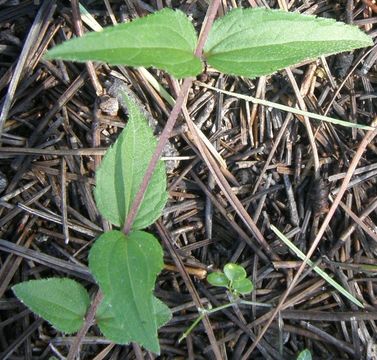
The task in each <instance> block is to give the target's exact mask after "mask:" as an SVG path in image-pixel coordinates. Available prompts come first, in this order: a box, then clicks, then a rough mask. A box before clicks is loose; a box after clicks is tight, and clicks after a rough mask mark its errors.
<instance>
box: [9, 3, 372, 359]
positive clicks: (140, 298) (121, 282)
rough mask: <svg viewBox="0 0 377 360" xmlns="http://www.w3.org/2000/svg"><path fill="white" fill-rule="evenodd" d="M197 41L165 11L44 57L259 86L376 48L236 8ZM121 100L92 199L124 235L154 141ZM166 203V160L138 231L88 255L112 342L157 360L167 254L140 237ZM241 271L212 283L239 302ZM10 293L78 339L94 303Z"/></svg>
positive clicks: (326, 23) (307, 23)
mask: <svg viewBox="0 0 377 360" xmlns="http://www.w3.org/2000/svg"><path fill="white" fill-rule="evenodd" d="M197 40H198V39H197V34H196V31H195V29H194V27H193V25H192V23H191V21H190V19H189V18H188V17H187V16H186V15H185V14H184V13H183V12H181V11H174V10H171V9H164V10H161V11H157V12H156V13H154V14H153V15H150V16H146V17H143V18H140V19H137V20H134V21H132V22H129V23H126V24H121V25H117V26H114V27H110V28H107V29H105V30H103V31H101V32H98V33H89V34H87V35H85V36H83V37H82V38H77V39H72V40H69V41H66V42H65V43H63V44H62V45H59V46H57V47H55V48H54V49H52V50H50V51H49V52H48V53H47V55H46V58H48V59H60V60H73V61H88V60H93V61H103V62H107V63H109V64H115V65H128V66H143V67H149V66H153V67H155V68H158V69H162V70H165V71H167V72H168V73H169V74H171V75H172V76H174V77H176V78H185V77H195V76H196V75H198V74H200V73H201V72H202V70H203V68H204V62H206V64H207V65H208V66H210V67H212V68H215V69H216V70H218V71H220V72H223V73H226V74H231V75H237V76H245V77H249V78H254V77H257V76H261V75H268V74H271V73H273V72H274V71H277V70H279V69H283V68H285V67H287V66H290V65H293V64H296V63H299V62H301V61H303V60H308V59H315V58H316V57H318V56H321V55H330V54H335V53H338V52H342V51H349V50H353V49H355V48H361V47H365V46H370V45H372V44H373V43H372V40H371V38H370V37H369V36H367V35H366V34H364V33H363V32H362V31H360V30H359V29H358V28H357V27H354V26H349V25H345V24H343V23H338V22H335V21H334V20H329V19H321V18H316V17H314V16H304V15H300V14H298V13H288V12H283V11H276V10H267V9H262V8H257V9H235V10H232V11H229V12H228V13H227V14H226V15H225V16H224V17H222V18H219V19H217V20H216V21H215V22H214V24H213V27H212V29H211V30H210V32H209V34H208V38H207V41H206V43H205V46H204V51H203V58H202V59H199V58H197V57H196V56H195V54H194V52H195V48H196V45H197ZM120 95H121V96H124V98H125V101H126V102H127V104H128V110H129V117H128V123H127V126H126V128H125V129H124V130H123V131H122V133H121V134H120V136H119V137H118V139H117V141H116V142H115V143H114V145H113V146H112V147H110V149H109V150H108V151H107V152H106V154H105V156H104V158H103V161H102V163H101V165H100V167H99V169H98V170H97V172H96V188H95V191H94V195H95V199H96V203H97V206H98V209H99V211H100V213H101V214H102V216H103V217H104V218H105V219H107V220H108V221H109V222H110V223H112V224H113V225H114V226H115V227H117V228H119V229H122V228H123V225H124V222H125V219H126V218H127V216H128V214H129V211H130V209H131V205H132V203H133V200H134V199H135V196H136V193H137V191H138V189H139V187H140V184H141V182H142V179H143V177H144V174H145V171H146V169H147V166H148V164H149V161H150V159H151V157H152V155H153V153H154V150H155V148H156V140H155V138H154V136H153V133H152V130H151V129H150V128H149V127H148V123H147V120H146V117H145V115H144V113H143V111H142V109H140V108H139V107H138V106H137V105H136V104H135V102H134V101H132V100H131V99H130V98H129V97H128V96H127V95H126V94H120ZM348 125H349V126H354V127H359V128H363V129H368V128H370V127H369V126H368V125H361V124H348ZM167 198H168V194H167V191H166V173H165V167H164V164H163V163H162V162H161V161H160V162H159V163H158V165H157V167H156V168H155V170H154V173H153V176H152V179H151V181H150V183H149V186H148V188H147V190H146V192H145V194H144V197H143V201H142V202H141V205H140V207H139V209H138V212H137V215H136V218H135V221H134V222H133V225H132V228H131V231H130V232H129V233H128V234H124V233H123V232H121V231H119V230H113V231H108V232H106V233H104V234H102V235H101V236H100V237H99V238H98V239H97V240H96V242H95V244H94V245H93V246H92V248H91V250H90V254H89V269H90V271H91V273H92V275H93V277H94V279H95V281H96V283H97V284H98V285H99V287H100V290H101V292H102V293H103V296H104V300H103V301H102V303H101V305H100V307H99V308H98V310H97V316H96V323H97V325H98V326H99V328H100V330H101V331H102V333H103V334H104V335H105V336H106V337H107V338H108V339H110V340H111V341H113V342H116V343H119V344H127V343H130V342H136V343H139V344H140V345H142V346H143V347H145V348H146V349H148V350H150V351H152V352H154V353H159V352H160V346H159V341H158V336H157V330H158V328H159V327H160V326H162V325H163V324H165V323H166V322H167V321H168V320H169V319H170V317H171V313H170V310H169V308H168V307H167V306H166V305H165V304H164V303H162V302H161V301H160V300H158V299H157V298H156V297H155V296H154V295H153V290H154V286H155V280H156V277H157V275H158V273H159V272H160V271H161V270H162V268H163V251H162V248H161V246H160V243H159V241H158V240H157V239H156V238H155V237H154V236H153V235H151V234H149V233H147V232H145V231H143V229H144V228H146V227H148V226H150V225H151V224H153V223H154V221H155V220H156V219H157V218H159V217H160V216H161V213H162V210H163V208H164V206H165V204H166V201H167ZM241 269H242V268H240V267H237V266H236V265H234V264H231V265H230V264H228V265H227V266H226V267H225V268H224V273H215V274H211V275H210V276H209V278H208V281H209V282H211V283H212V284H214V285H220V286H224V287H225V288H227V289H228V291H229V292H231V293H232V294H233V295H237V296H238V295H240V294H246V293H249V292H250V291H251V290H252V284H251V282H250V280H248V279H247V278H246V276H244V275H245V273H244V270H241ZM13 290H14V292H15V294H16V295H17V297H18V298H19V299H21V300H22V301H23V302H24V303H25V304H26V305H27V306H28V307H30V309H31V310H33V311H34V312H35V313H37V314H39V315H40V316H42V317H44V318H45V319H46V320H48V321H49V322H50V323H51V324H52V325H53V326H54V327H56V328H57V329H58V330H60V331H62V332H65V333H74V332H76V331H78V330H79V329H80V328H81V327H82V326H83V323H84V317H85V314H86V312H87V310H88V307H89V306H90V297H89V295H88V292H87V290H86V289H85V288H84V287H83V286H82V285H80V284H79V283H78V282H76V281H74V280H72V279H61V278H51V279H46V280H32V281H28V282H24V283H21V284H18V285H15V286H14V287H13ZM207 311H210V310H207Z"/></svg>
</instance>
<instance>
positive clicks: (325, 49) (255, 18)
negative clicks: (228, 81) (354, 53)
mask: <svg viewBox="0 0 377 360" xmlns="http://www.w3.org/2000/svg"><path fill="white" fill-rule="evenodd" d="M370 45H373V42H372V39H371V38H370V37H369V36H367V35H366V34H364V33H363V32H362V31H360V30H359V29H358V28H357V27H356V26H351V25H346V24H344V23H339V22H335V21H334V20H330V19H324V18H318V17H314V16H308V15H301V14H298V13H289V12H285V11H279V10H268V9H263V8H255V9H235V10H232V11H230V12H228V14H226V15H225V16H224V17H222V18H220V19H218V20H216V21H215V23H214V25H213V27H212V29H211V31H210V33H209V36H208V40H207V42H206V44H205V47H204V53H205V57H206V59H207V61H208V63H209V64H210V65H211V66H213V67H215V68H216V69H217V70H220V71H222V72H224V73H228V74H233V75H240V76H246V77H251V78H253V77H256V76H261V75H268V74H271V73H273V72H274V71H276V70H280V69H283V68H285V67H287V66H290V65H294V64H297V63H299V62H301V61H303V60H308V59H315V58H316V57H318V56H321V55H330V54H335V53H338V52H342V51H348V50H352V49H356V48H361V47H365V46H370Z"/></svg>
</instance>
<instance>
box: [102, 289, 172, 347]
mask: <svg viewBox="0 0 377 360" xmlns="http://www.w3.org/2000/svg"><path fill="white" fill-rule="evenodd" d="M111 303H112V302H111V301H110V300H108V299H107V298H106V299H104V300H103V301H102V303H101V305H100V307H99V308H98V311H97V316H96V319H97V323H98V326H99V327H100V329H101V331H102V333H103V334H104V335H105V336H106V338H108V339H111V340H112V341H114V342H115V343H117V344H128V343H129V342H130V334H129V332H128V331H127V325H128V324H129V323H128V322H126V323H125V324H121V322H120V321H119V318H118V319H117V318H116V317H115V315H114V313H113V311H112V305H111ZM152 304H153V313H154V316H155V318H156V324H157V328H160V327H161V326H163V325H165V324H166V323H167V322H168V321H169V320H170V319H171V317H172V314H171V311H170V309H169V308H168V307H167V306H166V305H165V304H164V303H163V302H162V301H161V300H159V299H157V298H156V297H155V296H152Z"/></svg>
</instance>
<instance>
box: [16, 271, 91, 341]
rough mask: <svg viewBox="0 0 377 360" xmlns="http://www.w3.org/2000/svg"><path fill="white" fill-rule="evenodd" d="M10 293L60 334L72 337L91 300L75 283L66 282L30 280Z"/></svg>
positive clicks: (80, 325)
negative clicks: (60, 332)
mask: <svg viewBox="0 0 377 360" xmlns="http://www.w3.org/2000/svg"><path fill="white" fill-rule="evenodd" d="M12 289H13V291H14V293H15V294H16V296H17V297H18V298H19V299H20V300H21V301H22V302H23V303H24V304H25V305H26V306H27V307H29V308H30V309H31V310H32V311H34V312H35V313H36V314H38V315H39V316H41V317H43V318H44V319H46V320H47V321H48V322H50V323H51V324H52V325H53V326H54V327H55V328H56V329H58V330H59V331H62V332H64V333H67V334H71V333H74V332H76V331H78V330H79V329H80V328H81V327H82V325H83V323H84V317H85V314H86V311H87V309H88V306H89V304H90V299H89V295H88V293H87V291H86V290H85V288H84V287H83V286H81V285H80V284H79V283H78V282H76V281H74V280H71V279H65V278H63V279H60V278H50V279H44V280H31V281H27V282H23V283H20V284H17V285H15V286H13V288H12Z"/></svg>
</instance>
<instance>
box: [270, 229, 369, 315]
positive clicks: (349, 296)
mask: <svg viewBox="0 0 377 360" xmlns="http://www.w3.org/2000/svg"><path fill="white" fill-rule="evenodd" d="M271 230H272V231H273V232H274V233H275V234H276V235H277V236H278V237H279V239H280V240H281V241H283V242H284V244H285V245H287V246H288V247H289V248H290V249H291V250H292V251H293V252H294V253H295V254H296V256H298V257H299V258H300V259H301V260H305V254H304V253H303V252H302V251H301V250H300V249H299V248H298V247H297V246H296V245H295V244H293V243H292V242H291V241H290V240H289V239H288V238H287V237H286V236H285V235H284V234H283V233H282V232H281V231H280V230H279V229H277V228H276V227H275V226H274V225H271ZM307 263H308V265H309V266H310V267H311V268H312V269H313V270H314V271H315V272H316V273H317V274H318V275H319V276H321V277H322V278H323V279H324V280H326V281H327V282H328V283H329V284H330V285H331V286H333V287H334V288H335V289H336V290H338V291H339V292H340V293H341V294H343V295H344V296H345V297H346V298H347V299H349V300H351V301H352V302H353V303H354V304H355V305H357V306H359V307H361V308H364V305H363V304H362V303H361V302H360V301H359V300H357V299H356V298H355V297H354V296H353V295H352V294H350V293H349V292H348V291H347V290H346V289H345V288H344V287H343V286H341V285H340V284H338V283H337V282H336V281H335V280H334V279H333V278H332V277H331V276H329V275H328V274H326V273H325V272H324V271H323V270H322V269H321V268H319V267H318V266H316V265H315V264H314V263H313V261H311V260H307Z"/></svg>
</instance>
